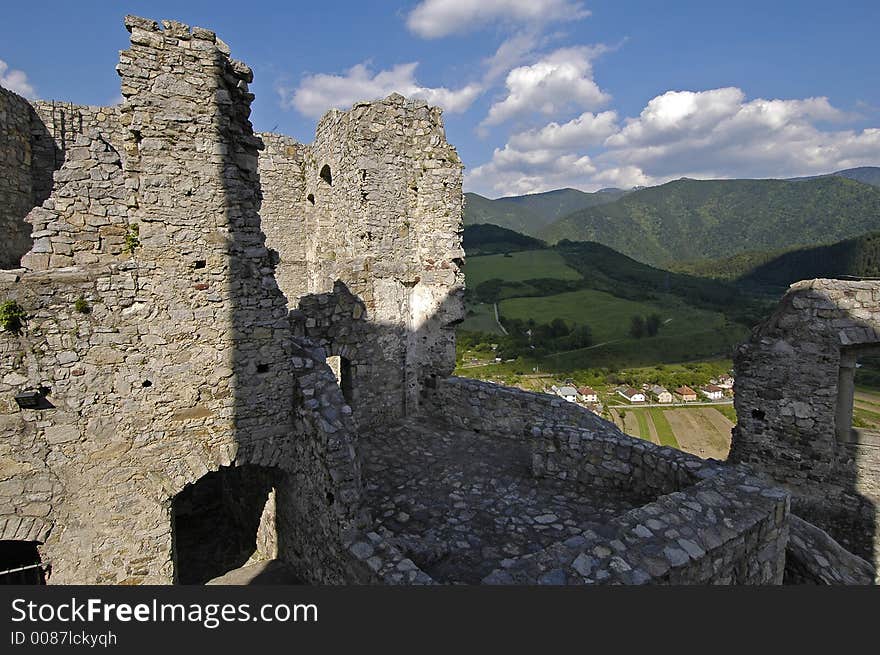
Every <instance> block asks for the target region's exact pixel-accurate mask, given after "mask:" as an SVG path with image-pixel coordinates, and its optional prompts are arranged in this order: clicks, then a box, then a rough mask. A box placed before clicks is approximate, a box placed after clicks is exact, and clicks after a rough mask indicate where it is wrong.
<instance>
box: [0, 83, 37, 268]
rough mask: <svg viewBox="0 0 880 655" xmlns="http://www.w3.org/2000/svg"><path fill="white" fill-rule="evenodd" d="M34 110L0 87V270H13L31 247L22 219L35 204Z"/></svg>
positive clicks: (27, 229) (28, 233) (28, 234)
mask: <svg viewBox="0 0 880 655" xmlns="http://www.w3.org/2000/svg"><path fill="white" fill-rule="evenodd" d="M33 113H34V111H33V109H32V108H31V106H30V105H29V104H28V102H27V100H25V99H24V98H22V97H20V96H18V95H16V94H14V93H12V92H11V91H7V90H6V89H4V88H2V87H0V170H2V171H3V174H2V175H0V233H2V234H3V238H2V240H0V268H15V267H17V266H18V261H19V259H20V258H21V256H22V255H23V254H24V253H26V252H27V251H28V249H29V248H30V246H31V240H30V229H29V228H28V226H27V224H26V223H25V222H24V217H25V215H27V213H28V212H29V211H30V210H31V208H32V207H33V206H34V205H35V204H36V203H35V201H34V183H33V170H32V167H33V161H34V160H33V151H32V148H31V127H32V116H33Z"/></svg>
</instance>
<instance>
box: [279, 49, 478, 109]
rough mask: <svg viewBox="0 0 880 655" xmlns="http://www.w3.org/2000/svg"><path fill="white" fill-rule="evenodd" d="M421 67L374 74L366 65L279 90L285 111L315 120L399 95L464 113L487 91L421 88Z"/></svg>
mask: <svg viewBox="0 0 880 655" xmlns="http://www.w3.org/2000/svg"><path fill="white" fill-rule="evenodd" d="M417 66H418V63H416V62H413V63H408V64H398V65H396V66H394V67H392V68H390V69H388V70H383V71H379V72H377V73H373V72H372V71H371V70H370V68H369V66H368V65H367V64H366V63H363V64H357V65H356V66H353V67H352V68H350V69H349V70H348V71H346V73H345V74H344V75H331V74H326V73H318V74H316V75H309V76H307V77H305V78H304V79H303V80H302V82H301V83H300V85H299V86H298V87H296V88H295V89H289V88H287V87H284V86H279V87H278V89H277V90H278V93H279V94H280V95H281V105H282V107H285V108H290V107H293V108H295V109H296V110H298V111H299V112H301V113H302V114H305V115H306V116H309V117H312V118H318V117H320V116H321V115H323V114H324V112H326V111H327V110H328V109H330V108H332V107H336V108H339V109H348V108H349V107H351V105H353V104H354V103H355V102H358V101H361V100H375V99H378V98H384V97H386V96H388V95H390V94H392V93H395V92H397V93H400V94H402V95H404V96H407V97H409V98H422V99H424V100H426V101H427V102H429V103H430V104H432V105H439V106H440V107H443V108H444V109H445V110H446V111H449V112H462V111H465V110H466V109H467V108H468V107H470V105H471V103H473V101H474V100H475V99H476V98H477V97H478V96H479V95H480V93H482V91H483V89H482V87H481V86H480V85H478V84H468V85H467V86H464V87H462V88H460V89H447V88H445V87H436V88H431V87H424V86H421V85H420V84H419V83H418V82H417V81H416V79H415V71H416V67H417Z"/></svg>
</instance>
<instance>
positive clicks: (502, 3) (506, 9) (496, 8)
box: [406, 0, 590, 39]
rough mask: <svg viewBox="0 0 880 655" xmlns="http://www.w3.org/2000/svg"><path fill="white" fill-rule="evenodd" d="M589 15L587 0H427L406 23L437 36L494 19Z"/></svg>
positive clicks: (513, 21)
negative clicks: (574, 0)
mask: <svg viewBox="0 0 880 655" xmlns="http://www.w3.org/2000/svg"><path fill="white" fill-rule="evenodd" d="M589 15H590V12H589V11H587V10H586V9H585V8H584V6H583V3H581V2H572V1H571V0H423V2H421V3H419V4H418V5H417V6H416V7H415V8H414V9H413V10H412V11H411V12H410V14H409V16H408V17H407V21H406V24H407V26H408V27H409V29H410V30H411V31H412V32H414V33H415V34H417V35H419V36H421V37H423V38H426V39H436V38H440V37H443V36H449V35H451V34H459V33H463V32H469V31H471V30H474V29H476V28H479V27H484V26H486V25H488V24H492V23H504V24H529V25H535V24H539V23H540V24H546V23H550V22H556V21H571V20H579V19H581V18H585V17H587V16H589Z"/></svg>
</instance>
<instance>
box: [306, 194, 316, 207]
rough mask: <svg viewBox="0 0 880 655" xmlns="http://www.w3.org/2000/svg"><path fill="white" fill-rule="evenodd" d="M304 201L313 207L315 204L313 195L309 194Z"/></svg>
mask: <svg viewBox="0 0 880 655" xmlns="http://www.w3.org/2000/svg"><path fill="white" fill-rule="evenodd" d="M306 200H308V201H309V202H310V203H311V204H313V205H314V204H315V194H314V193H310V194H309V195H307V196H306Z"/></svg>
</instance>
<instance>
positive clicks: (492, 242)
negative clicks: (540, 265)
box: [462, 223, 547, 257]
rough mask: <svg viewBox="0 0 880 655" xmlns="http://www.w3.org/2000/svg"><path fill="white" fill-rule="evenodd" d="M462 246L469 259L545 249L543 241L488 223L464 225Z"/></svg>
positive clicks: (545, 245)
mask: <svg viewBox="0 0 880 655" xmlns="http://www.w3.org/2000/svg"><path fill="white" fill-rule="evenodd" d="M462 245H463V246H464V250H465V252H466V253H467V254H468V256H469V257H472V256H474V255H494V254H499V253H506V252H518V251H521V250H537V249H539V248H546V247H547V244H546V243H544V242H543V241H540V240H538V239H535V238H533V237H529V236H526V235H525V234H520V233H519V232H514V231H513V230H508V229H507V228H504V227H498V226H497V225H489V224H488V223H482V224H477V225H465V226H464V234H463V235H462Z"/></svg>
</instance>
